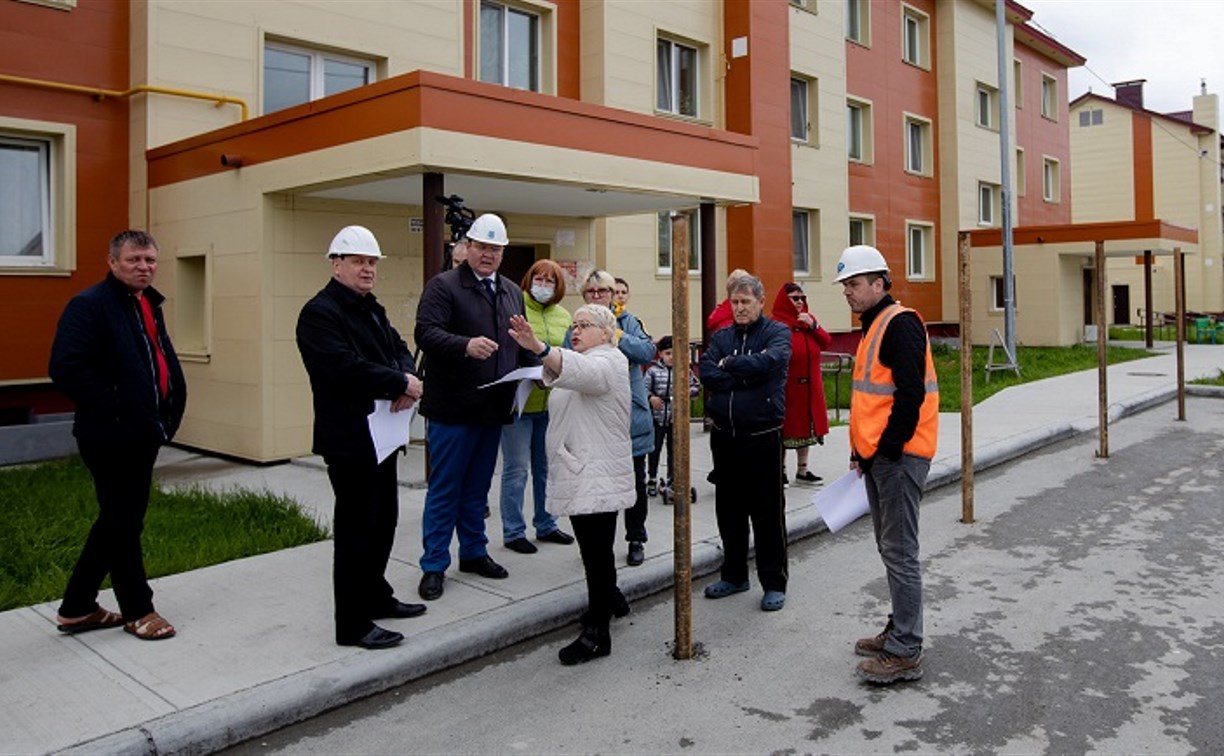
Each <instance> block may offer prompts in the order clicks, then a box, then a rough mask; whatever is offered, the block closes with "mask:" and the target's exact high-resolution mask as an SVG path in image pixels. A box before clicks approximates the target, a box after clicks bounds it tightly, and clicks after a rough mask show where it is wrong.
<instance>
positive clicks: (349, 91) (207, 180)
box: [0, 0, 1083, 461]
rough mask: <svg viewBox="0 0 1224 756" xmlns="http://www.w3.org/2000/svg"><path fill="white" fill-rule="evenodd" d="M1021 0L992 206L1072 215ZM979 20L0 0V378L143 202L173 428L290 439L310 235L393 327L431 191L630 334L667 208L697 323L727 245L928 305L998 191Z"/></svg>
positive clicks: (992, 79)
mask: <svg viewBox="0 0 1224 756" xmlns="http://www.w3.org/2000/svg"><path fill="white" fill-rule="evenodd" d="M1030 15H1031V14H1030V13H1029V12H1028V11H1027V10H1026V9H1024V8H1023V7H1022V6H1020V5H1017V4H1015V3H1008V5H1007V25H1006V32H1005V40H1004V41H1005V45H1006V50H1007V53H1006V57H1007V59H1008V60H1010V61H1012V66H1011V68H1010V70H1008V71H1007V72H1006V75H1007V77H1008V79H1007V81H1006V88H1007V89H1008V90H1009V91H1010V92H1012V93H1014V95H1015V99H1014V100H1013V102H1012V104H1011V105H1010V106H1009V110H1008V112H1009V113H1010V114H1011V115H1012V117H1011V118H1010V119H1009V120H1008V124H1009V126H1008V129H1009V131H1008V134H1009V136H1010V138H1011V145H1012V146H1013V150H1014V152H1015V155H1014V156H1012V159H1013V165H1012V169H1013V170H1012V182H1013V187H1012V188H1013V192H1012V196H1013V197H1014V208H1015V210H1016V215H1015V216H1014V217H1015V218H1016V222H1017V223H1018V224H1027V223H1034V224H1042V225H1052V224H1066V223H1069V222H1070V221H1071V219H1072V202H1071V194H1070V192H1071V188H1072V182H1071V176H1070V163H1071V144H1070V137H1069V132H1068V125H1069V114H1068V110H1067V108H1068V103H1067V97H1066V70H1067V68H1068V67H1072V66H1076V65H1080V64H1081V63H1082V62H1083V61H1082V58H1079V57H1078V56H1076V55H1075V53H1074V52H1072V51H1069V50H1067V49H1066V48H1064V47H1062V46H1061V45H1059V44H1058V43H1057V42H1055V41H1054V40H1052V39H1049V38H1048V37H1046V36H1045V35H1043V34H1041V33H1040V32H1038V31H1037V30H1036V29H1035V28H1033V27H1032V26H1031V25H1029V24H1028V20H1029V17H1030ZM994 24H995V21H994V3H993V2H990V1H989V0H912V1H911V2H893V1H892V0H878V1H877V0H802V1H801V0H794V1H793V2H789V3H788V2H782V1H781V0H776V1H774V0H751V1H750V0H673V1H671V2H665V3H649V2H641V1H640V0H604V1H602V2H601V1H599V0H552V1H548V0H403V1H402V2H363V1H362V0H347V1H346V2H334V1H330V0H314V1H312V0H276V1H273V0H246V1H244V2H233V3H230V2H225V3H219V2H218V3H182V2H171V1H169V0H134V1H133V2H127V1H126V0H39V1H38V2H30V1H28V0H0V42H4V43H5V44H0V139H5V140H8V141H7V142H0V146H6V147H7V146H8V145H16V146H22V145H26V144H27V143H33V144H35V145H43V147H42V148H41V149H43V153H42V154H44V155H45V165H46V169H45V170H46V171H47V173H46V175H49V176H51V177H52V179H53V180H51V181H50V182H49V184H50V185H51V186H52V187H54V188H53V190H52V191H51V194H50V196H49V197H48V201H46V202H44V203H43V207H44V210H45V217H44V221H45V223H44V225H45V226H47V227H49V228H50V229H51V231H49V232H48V233H47V234H46V235H45V237H42V242H43V247H42V248H41V252H40V254H41V257H39V258H38V259H37V261H33V260H32V259H31V260H27V263H29V264H26V265H12V264H10V265H8V266H7V267H4V268H0V312H3V313H4V314H5V315H6V316H7V317H6V320H8V322H10V323H18V324H19V327H18V328H16V329H13V328H10V329H6V331H5V333H4V335H2V336H0V339H4V343H0V352H3V353H4V354H5V355H6V357H5V359H4V360H3V363H2V365H3V367H2V368H0V370H2V372H0V389H2V390H3V391H7V392H8V393H7V396H9V397H10V398H11V397H13V396H17V395H18V394H21V395H23V396H24V395H25V393H30V392H34V393H37V391H38V390H39V388H40V387H41V388H44V389H45V387H46V385H47V384H46V357H47V353H48V351H49V344H50V339H51V337H52V334H53V331H54V324H55V319H56V316H57V315H58V312H59V310H60V309H62V307H63V304H64V302H65V301H66V300H67V298H68V297H69V296H70V295H71V294H72V293H74V292H75V291H79V290H80V289H83V288H85V287H86V286H88V285H89V284H91V283H93V282H94V281H96V280H97V279H98V278H100V277H101V275H102V274H103V271H104V270H105V264H104V259H103V256H104V255H105V242H106V240H107V238H109V236H110V235H111V234H112V233H114V231H116V230H118V229H120V228H122V227H125V226H133V227H145V228H148V229H149V230H150V231H151V232H152V233H153V234H154V235H155V236H156V237H157V239H158V240H159V242H160V244H161V266H160V270H159V272H158V280H157V285H158V287H159V288H160V289H162V290H163V291H164V292H165V293H166V294H167V295H168V297H169V302H168V305H167V314H168V319H169V323H170V327H171V331H172V336H173V338H174V340H175V343H176V346H177V347H178V348H179V350H180V353H181V355H182V357H183V360H184V363H185V369H186V371H187V378H188V382H189V386H190V402H189V406H188V410H187V416H186V418H185V420H184V424H183V427H182V430H181V432H180V435H179V439H178V440H179V441H181V442H182V443H185V444H188V445H191V446H196V447H199V448H203V449H208V450H214V451H218V452H223V453H226V454H230V455H234V456H238V457H243V458H247V459H252V460H260V461H268V460H278V459H284V458H287V457H292V456H296V455H300V454H304V453H307V452H308V451H309V443H310V424H311V416H310V396H309V386H308V383H307V380H306V375H305V371H304V369H303V368H302V365H301V361H300V359H299V358H298V354H297V350H296V347H295V344H294V324H295V321H296V318H297V313H298V311H299V309H300V308H301V306H302V304H303V303H304V302H305V301H306V300H307V299H308V298H309V297H310V296H311V295H312V294H313V293H314V292H315V291H317V290H318V288H320V287H321V286H322V285H323V283H324V282H325V280H326V277H327V275H328V267H327V265H326V263H325V260H324V250H325V249H326V248H327V243H328V241H329V240H330V238H331V236H332V235H333V234H334V233H335V232H336V231H337V230H338V229H339V228H340V227H342V226H344V225H348V224H362V225H366V226H368V227H369V228H370V229H371V230H373V232H374V233H375V235H376V236H377V237H378V239H379V241H380V243H381V245H382V248H383V250H384V253H385V254H387V256H388V257H387V259H385V260H384V261H383V263H382V264H381V265H380V267H379V282H378V288H377V293H378V295H379V298H380V299H381V300H382V301H383V302H384V303H385V304H386V305H387V308H388V312H389V313H390V315H391V317H392V320H393V322H394V323H395V324H396V326H397V327H398V328H399V329H400V331H401V332H402V333H404V334H406V335H410V334H411V333H412V326H413V317H414V311H415V306H416V301H417V297H418V295H419V292H420V291H421V288H422V286H423V283H424V280H425V278H426V276H427V275H428V274H429V273H431V272H433V271H434V270H436V269H437V265H438V264H440V260H441V244H442V238H443V233H444V224H443V223H442V208H441V206H440V205H439V204H438V203H437V202H436V200H435V198H436V197H437V196H438V195H452V194H457V195H460V196H462V197H463V198H464V200H465V202H466V204H467V206H469V207H471V208H473V209H475V210H477V211H479V212H486V211H487V212H496V213H499V214H501V215H502V216H503V217H504V218H505V219H506V221H507V225H508V227H509V231H510V237H511V247H510V248H509V249H508V251H507V256H506V261H505V263H503V264H504V266H505V268H506V271H507V272H509V273H510V274H514V273H516V272H521V271H522V270H524V269H525V267H526V266H528V265H530V263H531V261H533V260H535V259H538V258H541V257H548V258H551V259H554V260H556V261H558V262H559V263H561V264H562V266H563V268H565V270H566V271H567V274H568V277H569V278H570V280H569V283H571V284H574V283H576V281H577V280H578V279H579V278H580V277H581V276H582V275H583V274H584V273H585V272H586V271H589V270H591V269H593V268H596V267H599V268H606V269H608V270H610V271H611V272H612V273H613V274H614V275H618V276H622V277H624V278H626V279H628V280H629V282H630V284H631V290H632V301H631V304H630V306H631V309H632V310H633V311H634V312H635V314H637V315H639V317H641V318H642V320H643V321H644V322H645V324H646V326H647V328H648V330H650V331H651V332H652V333H653V334H654V335H656V336H661V335H663V334H664V333H667V332H668V331H669V330H670V328H671V326H670V323H671V320H672V314H673V307H672V299H671V287H672V280H671V269H672V266H671V247H670V238H669V236H670V225H669V223H668V222H667V218H668V215H669V214H670V213H674V212H681V213H684V214H687V215H688V216H689V217H690V219H691V221H692V223H691V234H690V244H691V250H690V255H689V257H690V268H691V269H692V270H691V271H690V274H689V275H690V282H691V284H692V285H691V286H690V293H689V303H688V307H689V312H690V321H689V323H690V332H691V333H692V334H694V336H696V335H697V334H699V333H700V327H701V322H702V320H703V317H702V316H703V314H704V313H703V309H704V308H705V307H707V306H710V305H712V304H713V302H714V301H716V300H717V299H721V297H722V291H721V288H722V281H723V280H724V279H725V276H726V272H727V271H728V270H729V269H731V268H736V267H741V268H746V269H749V270H751V271H753V272H755V273H757V274H758V275H760V276H761V277H762V278H763V280H764V282H765V284H766V288H767V296H769V297H771V298H772V295H773V292H774V291H776V289H777V288H778V286H779V285H780V284H781V283H783V282H784V281H787V280H796V281H799V282H800V283H802V284H803V285H804V286H805V288H806V289H807V291H808V294H809V299H810V303H811V306H812V309H813V310H814V311H815V312H816V314H817V316H818V317H819V318H820V320H821V321H822V323H823V324H824V325H825V326H826V327H827V328H829V329H830V330H833V331H840V332H849V331H851V330H852V329H853V327H854V326H855V324H854V323H852V321H851V317H850V313H849V312H848V310H847V308H846V307H845V303H844V301H843V300H842V298H841V296H840V292H839V289H838V287H836V286H833V285H832V278H833V269H834V266H835V265H836V262H837V257H838V256H839V254H840V252H841V250H842V249H843V248H844V247H846V246H847V245H848V244H850V243H859V242H862V243H871V244H875V245H877V246H878V247H879V248H880V249H881V250H882V251H883V252H884V253H885V255H886V256H887V257H888V258H889V260H890V262H891V264H892V266H893V271H894V279H895V282H896V285H895V293H896V294H897V295H898V297H899V298H901V299H902V300H903V301H905V302H906V303H907V304H910V305H912V306H915V307H916V308H918V309H919V310H921V311H922V312H923V314H924V316H925V318H926V320H927V321H928V322H930V323H941V322H949V321H954V320H955V318H956V310H957V304H956V303H957V299H956V263H955V260H956V243H957V232H958V231H959V230H967V229H980V228H983V227H993V226H997V225H998V224H999V222H1000V215H1001V213H1000V204H999V203H1000V202H1001V201H1002V194H1003V193H1002V191H1001V187H1000V184H1001V178H1000V176H1001V168H1000V159H999V156H1000V147H999V128H1000V121H1001V120H1002V119H1001V118H1000V115H1001V114H1000V112H999V106H1000V100H1001V97H1000V89H1001V88H1000V87H999V85H998V70H997V52H996V42H995V40H996V32H995V25H994ZM84 39H89V40H91V44H89V45H86V44H83V43H82V40H84ZM38 47H45V48H48V49H50V48H52V47H54V48H55V49H70V50H72V51H73V52H72V53H71V54H67V55H63V56H58V57H55V59H54V60H51V61H49V60H48V58H47V56H42V55H38V54H35V48H38ZM62 85H69V86H70V87H81V88H85V89H88V90H91V91H90V92H82V91H76V90H71V89H65V88H64V87H63V86H62ZM100 90H106V94H100ZM12 149H13V150H16V147H13V148H12ZM1043 161H1044V162H1043ZM1050 164H1056V165H1057V166H1058V167H1059V171H1060V174H1059V181H1058V183H1057V188H1056V191H1054V192H1053V193H1050V192H1046V193H1045V194H1042V193H1041V191H1040V189H1041V180H1042V179H1041V176H1042V173H1041V171H1042V170H1043V165H1050ZM31 186H33V185H31ZM10 251H11V250H7V249H6V250H0V263H3V262H5V261H8V262H9V263H12V260H10V259H9V258H7V257H4V255H9V254H10ZM986 267H988V266H985V267H983V270H985V269H986ZM988 275H989V274H988V273H985V272H984V273H983V278H982V280H981V281H980V286H981V287H982V289H983V290H985V289H986V288H987V287H989V286H990V285H991V283H990V281H989V279H988V278H987V277H986V276H988ZM1075 275H1076V276H1077V278H1076V283H1075V285H1074V286H1072V287H1069V291H1070V292H1071V294H1074V295H1076V296H1078V295H1079V293H1080V288H1079V279H1078V275H1079V273H1078V271H1077V272H1076V274H1075ZM1025 296H1027V295H1026V293H1025V292H1023V291H1022V292H1021V297H1022V298H1023V297H1025ZM1069 296H1070V294H1069ZM1033 297H1034V299H1036V293H1034V294H1033ZM578 301H579V300H578V298H577V296H576V295H573V294H571V296H570V297H568V298H567V300H566V302H565V304H566V305H567V306H570V307H571V308H572V307H573V306H574V305H576V304H577V303H578ZM1021 301H1022V303H1023V304H1024V305H1026V306H1027V304H1028V300H1025V299H1021ZM1035 309H1036V308H1034V310H1035ZM1033 314H1034V315H1036V314H1037V313H1036V312H1034V313H1033ZM996 316H997V313H996V312H994V311H992V310H991V309H990V308H989V307H984V308H983V309H982V311H981V312H980V313H978V312H975V318H977V317H981V318H983V319H984V320H985V321H986V322H989V321H990V319H991V318H994V317H996ZM1075 317H1079V312H1078V311H1076V313H1075ZM1076 326H1077V327H1078V323H1077V324H1076ZM979 332H980V331H979ZM986 333H989V331H988V330H987V331H986ZM1034 340H1035V341H1039V339H1034ZM8 355H19V356H20V358H19V359H11V358H10V357H9V356H8ZM22 392H24V393H22ZM3 396H5V395H4V394H3V393H0V398H3Z"/></svg>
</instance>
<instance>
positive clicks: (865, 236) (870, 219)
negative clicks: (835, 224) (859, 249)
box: [846, 213, 876, 247]
mask: <svg viewBox="0 0 1224 756" xmlns="http://www.w3.org/2000/svg"><path fill="white" fill-rule="evenodd" d="M855 223H860V224H862V229H863V233H862V239H860V240H859V241H855V240H854V224H855ZM846 225H847V229H846V231H847V239H848V240H849V242H850V245H851V246H853V245H855V244H866V245H868V246H872V247H874V246H875V238H876V235H875V216H874V215H866V214H863V213H850V215H849V218H848V220H847V224H846Z"/></svg>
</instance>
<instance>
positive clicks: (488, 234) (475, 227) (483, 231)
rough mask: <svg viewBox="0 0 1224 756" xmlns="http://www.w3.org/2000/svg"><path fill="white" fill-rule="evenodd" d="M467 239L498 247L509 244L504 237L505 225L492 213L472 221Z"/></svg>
mask: <svg viewBox="0 0 1224 756" xmlns="http://www.w3.org/2000/svg"><path fill="white" fill-rule="evenodd" d="M467 238H469V239H475V240H476V241H478V242H484V243H485V244H496V245H497V246H499V247H504V246H506V245H507V244H509V243H510V240H509V239H508V238H507V237H506V224H505V223H502V219H501V218H498V217H497V216H496V215H494V214H493V213H485V214H484V215H482V216H480V217H479V218H477V219H476V220H474V221H472V227H471V228H469V229H468V232H467Z"/></svg>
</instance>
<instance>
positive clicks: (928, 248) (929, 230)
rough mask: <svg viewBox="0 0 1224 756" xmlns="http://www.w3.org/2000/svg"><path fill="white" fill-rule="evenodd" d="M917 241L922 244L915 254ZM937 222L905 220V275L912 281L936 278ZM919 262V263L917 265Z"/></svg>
mask: <svg viewBox="0 0 1224 756" xmlns="http://www.w3.org/2000/svg"><path fill="white" fill-rule="evenodd" d="M915 243H917V245H919V246H920V248H919V249H918V250H917V255H916V256H915V249H914V248H915ZM934 254H935V224H933V223H928V222H925V221H906V222H905V277H906V279H907V280H910V281H931V280H934V274H933V272H928V271H933V270H934V264H933V261H932V260H931V256H932V255H934ZM915 262H917V265H915Z"/></svg>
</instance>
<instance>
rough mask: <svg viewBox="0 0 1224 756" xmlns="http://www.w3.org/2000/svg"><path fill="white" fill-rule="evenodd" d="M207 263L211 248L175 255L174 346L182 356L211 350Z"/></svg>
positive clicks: (202, 353) (209, 293) (210, 298)
mask: <svg viewBox="0 0 1224 756" xmlns="http://www.w3.org/2000/svg"><path fill="white" fill-rule="evenodd" d="M208 263H209V250H208V249H194V250H186V249H182V250H178V251H177V253H176V254H175V258H174V264H175V268H174V270H175V274H176V277H177V279H176V282H175V302H174V346H175V349H177V350H178V352H179V353H180V355H183V356H200V357H203V356H206V355H207V354H208V352H209V340H210V337H209V330H210V329H209V325H210V323H211V321H212V318H211V317H210V312H211V309H210V308H211V304H210V303H211V300H212V294H211V292H210V290H209V281H208V279H209V275H208V271H209V264H208Z"/></svg>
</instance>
